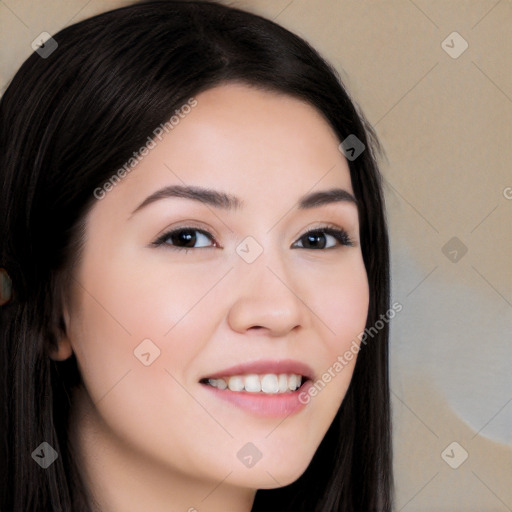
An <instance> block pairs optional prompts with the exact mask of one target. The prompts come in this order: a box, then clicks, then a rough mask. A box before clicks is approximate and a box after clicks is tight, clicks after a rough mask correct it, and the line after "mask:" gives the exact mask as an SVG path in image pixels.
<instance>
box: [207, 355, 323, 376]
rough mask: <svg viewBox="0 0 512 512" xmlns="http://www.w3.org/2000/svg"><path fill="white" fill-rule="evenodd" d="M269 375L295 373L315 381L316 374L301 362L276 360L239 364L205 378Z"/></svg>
mask: <svg viewBox="0 0 512 512" xmlns="http://www.w3.org/2000/svg"><path fill="white" fill-rule="evenodd" d="M267 373H274V374H277V375H279V374H281V373H287V374H290V373H293V374H295V375H302V376H303V377H307V378H308V379H313V377H314V373H313V370H312V369H311V367H310V366H308V365H307V364H305V363H301V362H300V361H294V360H292V359H282V360H279V361H276V360H260V361H252V362H247V363H241V364H237V365H235V366H231V367H229V368H225V369H224V370H220V371H218V372H215V373H212V374H209V375H207V376H206V377H204V378H205V379H219V378H222V377H231V376H232V375H247V374H259V375H264V374H267Z"/></svg>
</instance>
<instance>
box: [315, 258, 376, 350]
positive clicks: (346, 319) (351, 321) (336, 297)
mask: <svg viewBox="0 0 512 512" xmlns="http://www.w3.org/2000/svg"><path fill="white" fill-rule="evenodd" d="M319 283H322V285H320V284H319ZM306 293H307V295H306V296H308V297H309V304H308V305H309V306H310V307H311V309H312V310H313V311H314V312H315V313H316V314H317V315H318V317H319V326H320V327H321V328H322V330H323V332H324V333H325V336H324V344H325V348H326V349H327V351H328V353H329V354H330V356H331V357H334V359H335V358H336V357H337V355H339V354H340V353H342V352H343V351H345V350H346V349H347V348H348V346H350V345H351V343H352V340H354V339H355V340H357V341H358V342H359V340H358V338H357V335H358V334H360V333H361V332H363V331H364V328H365V325H366V319H367V316H368V306H369V285H368V278H367V275H366V269H365V267H364V263H363V260H362V256H361V255H360V253H359V254H353V255H351V257H350V259H349V258H347V262H346V265H339V266H338V267H337V268H336V270H332V271H329V272H328V273H325V274H324V275H323V276H319V279H315V280H313V283H312V284H311V285H310V287H309V290H308V291H307V292H306Z"/></svg>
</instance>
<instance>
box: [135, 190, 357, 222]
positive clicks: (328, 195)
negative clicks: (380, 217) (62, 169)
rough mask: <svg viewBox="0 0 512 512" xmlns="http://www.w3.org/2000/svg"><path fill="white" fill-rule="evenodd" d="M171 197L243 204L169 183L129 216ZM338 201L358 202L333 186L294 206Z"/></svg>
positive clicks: (225, 207)
mask: <svg viewBox="0 0 512 512" xmlns="http://www.w3.org/2000/svg"><path fill="white" fill-rule="evenodd" d="M172 197H181V198H185V199H192V200H194V201H199V202H201V203H204V204H207V205H210V206H213V207H214V208H221V209H223V210H227V211H229V210H236V209H239V208H242V207H243V206H244V202H243V201H242V200H241V199H240V198H238V197H236V196H234V195H231V194H227V193H225V192H221V191H217V190H212V189H209V188H202V187H197V186H183V185H170V186H168V187H164V188H162V189H160V190H157V191H156V192H154V193H153V194H151V195H150V196H148V197H146V199H144V201H142V203H141V204H139V206H137V208H135V210H133V212H132V213H131V215H130V217H131V216H132V215H133V214H134V213H136V212H138V211H139V210H141V209H142V208H144V207H146V206H148V205H149V204H151V203H154V202H155V201H159V200H161V199H169V198H172ZM340 202H348V203H353V204H354V205H357V204H358V201H357V199H356V198H355V197H354V196H353V195H352V194H351V193H350V192H348V191H347V190H344V189H342V188H333V189H330V190H322V191H319V192H311V193H309V194H306V195H304V196H302V197H300V198H299V200H298V201H297V204H296V207H297V208H298V209H299V210H306V209H310V208H318V207H319V206H323V205H327V204H332V203H340Z"/></svg>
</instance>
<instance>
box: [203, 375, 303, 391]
mask: <svg viewBox="0 0 512 512" xmlns="http://www.w3.org/2000/svg"><path fill="white" fill-rule="evenodd" d="M208 384H209V385H210V386H213V387H214V388H218V389H227V388H229V389H230V390H231V391H247V392H248V393H260V392H262V393H267V394H277V393H287V392H289V391H295V390H297V389H298V388H299V387H300V386H301V384H302V376H301V375H297V374H294V373H290V374H286V373H281V374H279V375H276V374H275V373H267V374H265V375H256V374H249V375H233V376H231V377H224V378H221V379H208Z"/></svg>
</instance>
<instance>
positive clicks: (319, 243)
mask: <svg viewBox="0 0 512 512" xmlns="http://www.w3.org/2000/svg"><path fill="white" fill-rule="evenodd" d="M328 238H331V239H334V243H333V244H331V245H327V241H326V240H327V239H328ZM302 240H305V244H306V245H305V246H304V244H303V245H302V246H299V248H300V249H334V248H336V245H337V244H338V245H346V246H349V247H353V246H354V242H353V241H352V239H351V238H350V237H349V236H348V233H347V232H346V231H345V230H344V229H339V228H334V227H330V226H324V227H320V228H316V229H313V230H310V231H308V232H306V233H304V234H303V235H302V236H301V237H300V238H299V242H300V241H302Z"/></svg>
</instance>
